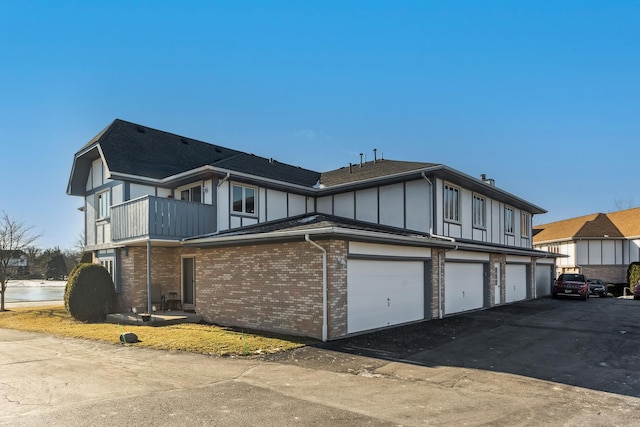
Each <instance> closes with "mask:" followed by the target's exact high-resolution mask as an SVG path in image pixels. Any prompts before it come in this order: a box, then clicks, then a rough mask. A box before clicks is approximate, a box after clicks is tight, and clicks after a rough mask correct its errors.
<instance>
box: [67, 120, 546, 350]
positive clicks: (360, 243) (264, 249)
mask: <svg viewBox="0 0 640 427" xmlns="http://www.w3.org/2000/svg"><path fill="white" fill-rule="evenodd" d="M67 193H68V194H70V195H74V196H80V197H82V198H83V199H84V213H85V228H86V230H85V235H86V239H87V241H86V249H87V250H90V251H93V254H94V259H95V261H96V262H100V263H102V264H103V265H104V266H105V267H106V268H107V269H108V270H109V271H110V272H111V273H112V276H113V278H114V283H115V285H116V290H117V293H118V300H119V305H120V308H121V309H122V310H128V309H129V308H130V307H134V306H135V307H138V308H139V309H140V308H147V307H149V306H150V304H151V302H150V301H151V289H152V288H153V287H160V288H161V289H162V293H163V294H168V293H169V292H174V293H175V294H177V295H178V298H179V299H180V300H181V301H182V305H183V307H185V308H186V309H190V310H195V311H197V312H198V313H199V314H201V315H202V316H203V318H204V320H206V321H208V322H212V323H217V324H222V325H233V326H238V327H246V328H255V329H262V330H270V331H276V332H283V333H290V334H299V335H306V336H310V337H315V338H319V339H323V340H327V339H335V338H340V337H344V336H346V335H349V334H354V333H359V332H362V331H367V330H372V329H376V328H382V327H388V326H391V325H398V324H403V323H408V322H417V321H424V320H429V319H434V318H442V317H443V316H448V315H452V314H455V313H460V312H464V311H467V310H476V309H482V308H486V307H492V306H495V305H499V304H506V303H510V302H513V301H519V300H524V299H527V298H536V297H538V296H542V295H549V293H550V288H551V281H552V278H553V271H554V260H555V259H554V258H553V257H550V256H549V254H548V253H546V252H541V251H536V250H533V249H532V227H531V224H532V217H533V215H536V214H541V213H544V212H545V211H544V210H543V209H541V208H540V207H538V206H536V205H534V204H532V203H530V202H527V201H525V200H523V199H521V198H519V197H517V196H515V195H513V194H510V193H508V192H506V191H504V190H502V189H500V188H499V187H497V186H496V185H495V183H494V182H493V181H492V180H490V179H486V178H485V177H482V178H481V179H477V178H474V177H471V176H469V175H466V174H464V173H462V172H460V171H457V170H455V169H452V168H450V167H448V166H446V165H443V164H436V163H422V162H404V161H394V160H387V159H378V158H377V156H376V155H375V154H374V159H373V160H372V161H368V162H362V161H361V162H359V163H356V164H349V165H345V166H343V167H341V168H339V169H336V170H333V171H329V172H323V173H321V172H315V171H311V170H307V169H304V168H301V167H297V166H292V165H288V164H284V163H281V162H278V161H276V160H274V159H270V158H264V157H259V156H255V155H253V154H247V153H243V152H240V151H236V150H232V149H228V148H224V147H220V146H217V145H212V144H208V143H205V142H201V141H197V140H193V139H190V138H185V137H181V136H178V135H174V134H171V133H167V132H163V131H159V130H155V129H151V128H148V127H145V126H140V125H136V124H133V123H129V122H125V121H122V120H115V121H114V122H113V123H111V124H110V125H109V126H108V127H107V128H106V129H104V130H103V131H102V132H100V133H99V134H98V135H97V136H96V137H94V138H93V139H92V140H91V141H89V143H88V144H86V145H85V146H84V147H83V148H82V149H80V151H78V152H77V153H76V155H75V157H74V161H73V168H72V171H71V177H70V180H69V185H68V189H67ZM149 308H150V307H149Z"/></svg>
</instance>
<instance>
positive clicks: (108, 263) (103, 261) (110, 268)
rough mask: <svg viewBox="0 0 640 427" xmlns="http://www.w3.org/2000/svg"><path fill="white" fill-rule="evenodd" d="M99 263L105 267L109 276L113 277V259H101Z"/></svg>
mask: <svg viewBox="0 0 640 427" xmlns="http://www.w3.org/2000/svg"><path fill="white" fill-rule="evenodd" d="M100 265H102V266H103V267H104V268H106V269H107V271H108V272H109V274H110V275H111V278H112V279H113V259H112V258H106V259H101V260H100Z"/></svg>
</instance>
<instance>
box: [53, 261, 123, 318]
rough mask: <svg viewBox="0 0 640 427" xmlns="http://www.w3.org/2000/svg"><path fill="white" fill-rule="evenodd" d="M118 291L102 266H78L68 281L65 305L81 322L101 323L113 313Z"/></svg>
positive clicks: (86, 264) (85, 264)
mask: <svg viewBox="0 0 640 427" xmlns="http://www.w3.org/2000/svg"><path fill="white" fill-rule="evenodd" d="M115 299H116V291H115V287H114V285H113V280H111V275H110V274H109V272H108V271H107V269H106V268H104V267H103V266H101V265H100V264H90V263H83V264H78V265H77V266H76V267H75V268H74V269H73V271H72V272H71V274H70V275H69V280H68V281H67V286H66V288H65V295H64V305H65V307H66V308H67V311H68V312H69V314H70V315H71V316H72V317H73V318H74V319H76V320H79V321H81V322H90V323H93V322H100V321H102V320H104V319H105V317H106V315H107V314H108V313H110V312H111V310H112V309H113V307H114V304H115Z"/></svg>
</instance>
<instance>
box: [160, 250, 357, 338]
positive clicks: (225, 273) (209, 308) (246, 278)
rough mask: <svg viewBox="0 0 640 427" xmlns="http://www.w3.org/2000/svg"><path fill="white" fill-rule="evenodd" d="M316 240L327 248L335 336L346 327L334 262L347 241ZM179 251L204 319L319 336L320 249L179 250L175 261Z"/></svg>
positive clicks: (340, 272) (341, 271) (340, 275)
mask: <svg viewBox="0 0 640 427" xmlns="http://www.w3.org/2000/svg"><path fill="white" fill-rule="evenodd" d="M316 243H318V244H320V245H321V246H323V247H324V248H325V249H327V266H328V272H327V284H328V285H327V286H328V294H329V298H328V307H329V314H330V319H329V320H328V331H329V337H330V338H335V337H339V336H342V335H344V334H346V330H347V325H346V313H347V308H346V304H347V302H346V292H347V291H346V268H342V267H341V265H340V264H339V262H338V258H339V257H346V247H347V245H346V242H344V241H336V240H318V241H317V242H316ZM180 255H184V256H193V257H194V259H195V266H196V267H195V268H196V304H195V308H196V311H197V312H198V313H199V314H201V315H202V316H203V319H204V320H205V321H207V322H211V323H216V324H220V325H229V326H236V327H241V328H242V327H244V328H248V329H261V330H268V331H274V332H283V333H290V334H291V333H295V334H299V335H305V336H310V337H314V338H322V252H321V251H320V250H319V249H318V248H316V247H314V246H312V245H311V244H310V243H308V242H304V241H303V242H286V243H274V244H262V245H246V246H237V247H213V248H181V249H179V250H177V251H176V261H175V262H176V263H177V264H180ZM154 262H155V261H154ZM152 265H154V264H152ZM154 275H155V270H154ZM178 275H179V274H178Z"/></svg>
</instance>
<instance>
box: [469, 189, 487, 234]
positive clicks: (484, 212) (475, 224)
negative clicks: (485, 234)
mask: <svg viewBox="0 0 640 427" xmlns="http://www.w3.org/2000/svg"><path fill="white" fill-rule="evenodd" d="M476 200H482V211H481V212H482V223H481V224H480V223H478V222H476V219H477V216H478V215H477V214H476V212H477V206H476ZM472 203H473V205H472V208H471V211H472V215H473V227H474V228H481V229H486V228H487V198H486V197H485V196H483V195H481V194H476V193H473V199H472Z"/></svg>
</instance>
